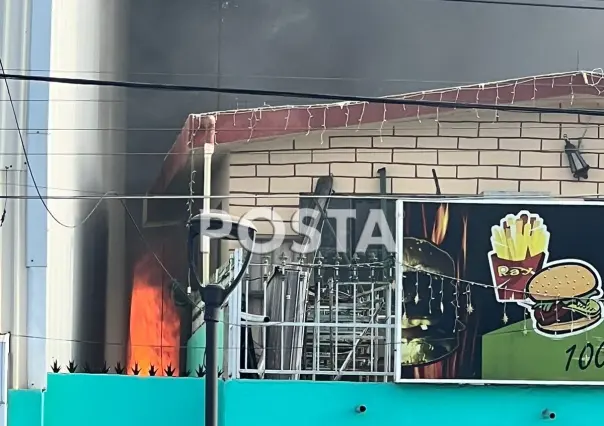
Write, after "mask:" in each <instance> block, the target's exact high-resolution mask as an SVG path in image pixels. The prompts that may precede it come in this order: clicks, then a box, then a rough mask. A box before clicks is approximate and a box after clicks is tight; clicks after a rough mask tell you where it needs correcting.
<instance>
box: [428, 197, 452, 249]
mask: <svg viewBox="0 0 604 426" xmlns="http://www.w3.org/2000/svg"><path fill="white" fill-rule="evenodd" d="M448 226H449V205H448V204H441V205H440V207H439V208H438V210H437V211H436V218H435V219H434V226H433V227H432V238H431V240H432V242H433V243H434V244H436V245H439V244H441V243H442V242H443V241H444V239H445V236H446V235H447V227H448Z"/></svg>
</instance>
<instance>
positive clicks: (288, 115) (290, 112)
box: [285, 108, 292, 130]
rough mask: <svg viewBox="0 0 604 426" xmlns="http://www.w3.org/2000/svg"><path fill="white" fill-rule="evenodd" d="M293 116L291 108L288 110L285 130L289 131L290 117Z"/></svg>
mask: <svg viewBox="0 0 604 426" xmlns="http://www.w3.org/2000/svg"><path fill="white" fill-rule="evenodd" d="M291 114H292V110H291V108H290V109H288V110H287V115H286V116H285V130H287V126H289V117H290V116H291Z"/></svg>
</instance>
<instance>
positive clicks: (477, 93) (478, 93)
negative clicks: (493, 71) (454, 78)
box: [474, 83, 484, 118]
mask: <svg viewBox="0 0 604 426" xmlns="http://www.w3.org/2000/svg"><path fill="white" fill-rule="evenodd" d="M483 90H484V83H481V84H479V85H478V90H477V91H476V103H477V104H478V103H480V101H479V100H478V98H479V97H480V92H482V91H483ZM474 112H475V113H476V118H480V116H479V115H478V108H474Z"/></svg>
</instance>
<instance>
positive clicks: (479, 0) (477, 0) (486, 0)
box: [436, 0, 604, 10]
mask: <svg viewBox="0 0 604 426" xmlns="http://www.w3.org/2000/svg"><path fill="white" fill-rule="evenodd" d="M436 1H440V2H443V3H468V4H472V3H474V4H482V5H493V6H523V7H541V8H548V9H574V10H604V7H601V6H580V5H573V4H552V3H533V2H523V1H498V0H436Z"/></svg>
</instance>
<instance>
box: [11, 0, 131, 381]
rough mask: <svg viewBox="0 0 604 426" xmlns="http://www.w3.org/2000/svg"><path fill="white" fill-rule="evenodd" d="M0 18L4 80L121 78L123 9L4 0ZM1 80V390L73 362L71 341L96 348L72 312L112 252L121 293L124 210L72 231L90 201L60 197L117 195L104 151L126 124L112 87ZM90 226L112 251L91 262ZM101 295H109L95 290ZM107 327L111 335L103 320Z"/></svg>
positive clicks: (99, 215) (83, 302) (100, 212)
mask: <svg viewBox="0 0 604 426" xmlns="http://www.w3.org/2000/svg"><path fill="white" fill-rule="evenodd" d="M0 10H2V14H1V17H0V20H1V23H2V24H1V25H0V28H1V29H2V44H1V50H0V55H1V58H2V61H3V66H4V68H5V70H6V72H7V73H14V74H22V73H30V72H31V73H32V74H35V75H51V76H65V75H70V76H79V77H84V78H99V76H104V77H106V78H108V79H119V78H120V77H121V76H123V72H122V70H123V66H124V57H123V53H124V52H123V49H120V48H119V47H120V46H119V43H121V41H120V40H121V37H123V36H124V33H123V28H124V26H123V23H122V21H121V20H122V19H124V13H123V12H124V5H123V4H122V2H96V3H95V2H88V1H87V2H85V4H84V3H83V2H78V1H70V0H58V1H57V0H55V1H52V0H26V1H20V0H3V1H2V2H0ZM67 23H69V24H67ZM82 46H85V48H83V47H82ZM7 83H8V86H9V88H10V96H11V98H12V102H10V99H9V94H8V92H7V90H6V87H5V86H4V82H3V87H2V89H0V93H1V96H2V105H1V106H0V117H1V120H2V132H1V134H0V140H1V144H0V146H1V157H2V168H3V174H2V175H3V176H2V180H3V182H4V183H5V185H4V186H3V187H4V188H6V195H7V196H8V198H7V203H6V209H5V210H6V212H7V213H6V218H5V222H4V224H3V231H5V232H3V233H2V237H1V238H2V282H1V292H0V298H1V306H2V316H1V328H2V331H3V332H10V333H11V336H12V337H11V357H10V363H11V371H12V374H11V383H10V387H13V388H24V387H39V388H42V387H44V386H45V383H46V372H47V370H48V368H49V366H50V364H51V363H52V362H53V360H54V359H57V358H59V357H60V358H65V357H67V358H73V357H75V356H76V354H77V351H78V350H79V348H77V346H78V345H77V344H76V343H74V342H76V341H78V340H93V339H91V335H90V334H91V333H90V331H87V330H85V326H84V325H83V324H85V323H86V321H81V320H80V319H79V317H78V316H77V315H80V314H82V312H85V311H86V310H87V309H89V308H90V306H91V305H93V304H94V299H95V298H98V294H93V295H91V294H90V291H89V289H88V290H87V286H89V285H91V283H92V282H94V281H95V280H94V278H93V279H90V276H91V274H92V276H93V277H94V275H95V273H94V271H95V270H96V271H98V270H99V267H98V266H96V267H95V266H94V265H95V262H99V261H98V260H97V259H99V258H102V259H106V258H107V256H112V257H111V258H110V259H109V262H108V264H110V265H111V266H109V267H108V270H110V271H111V272H108V274H109V277H110V278H109V280H108V281H110V282H112V283H113V284H114V285H117V286H121V285H123V283H124V280H125V278H124V260H123V245H124V244H123V238H124V237H123V234H124V228H123V226H124V222H123V218H124V212H123V209H122V208H121V206H120V205H119V204H115V205H114V204H112V203H117V201H115V202H114V201H110V202H107V203H103V205H102V206H100V207H99V208H98V209H97V210H96V211H95V212H94V213H93V214H92V215H91V217H90V218H88V220H87V221H86V223H85V224H83V225H80V224H79V222H81V221H82V220H83V219H84V218H85V217H86V216H88V214H89V212H90V211H91V209H92V208H93V207H94V205H95V203H96V201H94V200H92V201H90V200H89V201H86V200H84V201H77V200H67V199H65V198H66V197H71V196H73V195H80V196H81V195H93V196H94V195H97V196H100V195H103V194H104V193H106V192H108V191H115V192H122V188H123V173H124V166H123V164H122V163H120V157H115V156H112V155H110V154H111V153H112V152H114V151H118V150H120V149H121V148H122V147H123V140H120V136H117V135H123V132H121V133H120V131H118V129H123V128H124V113H123V111H122V110H120V107H119V106H120V105H121V104H120V102H118V101H119V100H120V96H121V95H120V94H119V92H117V91H116V90H114V89H110V88H108V89H104V88H88V89H87V88H82V87H78V86H68V85H49V84H45V83H28V82H18V81H8V82H7ZM13 107H14V111H13ZM24 148H25V149H26V150H27V153H28V155H27V157H26V156H25V155H24ZM99 194H100V195H99ZM46 196H48V197H49V199H48V200H47V201H46V202H45V203H42V202H41V201H40V197H46ZM99 229H105V230H106V231H105V232H106V233H108V235H109V236H108V237H106V238H110V239H111V240H112V244H115V246H116V248H115V249H114V250H111V251H109V250H107V253H103V254H101V255H100V256H99V255H98V254H97V253H94V252H93V251H91V250H90V244H91V242H92V241H94V239H95V238H96V239H97V240H98V238H99V237H98V236H97V237H95V236H94V235H95V234H98V233H99V231H98V230H99ZM49 247H51V249H49ZM120 250H121V251H120ZM113 256H114V257H113ZM106 263H107V262H106ZM49 265H50V266H49ZM86 265H88V266H86ZM90 265H93V266H90ZM82 268H83V269H82ZM85 277H87V278H85ZM102 288H103V292H104V291H106V286H105V283H104V282H103V286H102ZM111 300H112V299H111ZM110 303H111V302H110ZM119 303H120V302H118V304H119ZM112 309H113V310H115V311H116V312H122V311H124V310H123V309H121V310H120V309H117V308H116V307H115V306H113V307H112ZM117 317H119V315H117ZM115 318H116V316H113V317H108V319H107V321H109V322H111V321H113V320H115ZM104 321H105V320H103V322H104ZM120 325H121V324H120ZM103 328H105V327H104V326H103ZM121 329H122V327H120V330H121ZM107 330H108V333H109V334H112V331H111V330H112V326H111V324H108V325H107ZM86 334H88V336H87V335H86ZM118 334H119V333H118ZM111 338H112V340H116V341H119V340H120V336H119V335H113V336H112V337H111ZM103 339H104V337H103ZM122 339H123V337H122ZM94 340H99V339H98V336H95V337H94ZM101 340H102V339H101ZM107 356H109V354H108V355H107Z"/></svg>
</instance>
